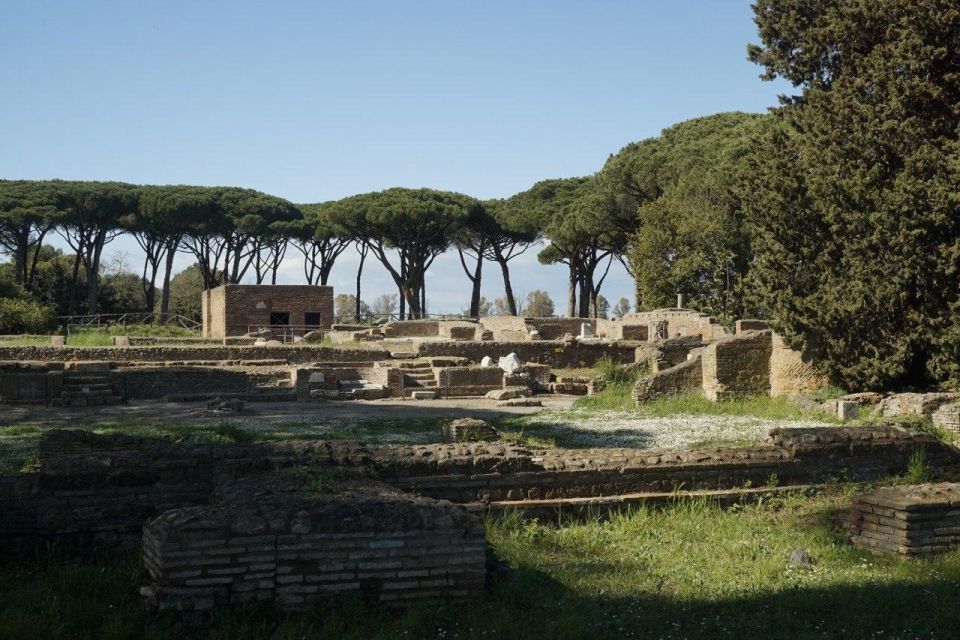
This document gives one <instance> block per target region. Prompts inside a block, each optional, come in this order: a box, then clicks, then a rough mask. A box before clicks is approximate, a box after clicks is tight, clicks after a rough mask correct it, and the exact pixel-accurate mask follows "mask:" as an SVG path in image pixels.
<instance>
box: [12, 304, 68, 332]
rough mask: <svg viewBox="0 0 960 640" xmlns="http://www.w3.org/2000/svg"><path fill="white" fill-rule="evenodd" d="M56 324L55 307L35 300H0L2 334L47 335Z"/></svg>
mask: <svg viewBox="0 0 960 640" xmlns="http://www.w3.org/2000/svg"><path fill="white" fill-rule="evenodd" d="M55 322H56V313H55V312H54V310H53V307H48V306H46V305H42V304H40V303H39V302H34V301H33V300H24V299H21V298H0V334H20V333H45V332H47V331H50V330H51V329H53V327H54V326H55Z"/></svg>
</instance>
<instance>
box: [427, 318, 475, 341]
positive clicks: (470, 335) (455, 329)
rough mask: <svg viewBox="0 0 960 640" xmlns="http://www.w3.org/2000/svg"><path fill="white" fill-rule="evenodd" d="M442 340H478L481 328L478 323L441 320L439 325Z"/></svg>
mask: <svg viewBox="0 0 960 640" xmlns="http://www.w3.org/2000/svg"><path fill="white" fill-rule="evenodd" d="M437 324H438V326H439V332H440V337H441V338H446V339H447V340H476V339H478V338H479V336H477V329H479V328H481V327H480V325H479V324H477V323H476V322H467V321H465V320H440V321H439V322H438V323H437Z"/></svg>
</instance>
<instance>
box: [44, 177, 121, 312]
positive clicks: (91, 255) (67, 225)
mask: <svg viewBox="0 0 960 640" xmlns="http://www.w3.org/2000/svg"><path fill="white" fill-rule="evenodd" d="M52 184H53V186H54V188H55V189H56V190H57V192H58V198H59V199H60V201H61V204H62V207H63V211H64V216H63V219H62V221H61V226H59V227H58V229H57V230H58V232H59V233H60V235H61V236H63V238H64V239H65V240H66V241H67V244H69V245H70V248H71V249H73V251H74V253H75V258H74V267H73V282H74V287H73V291H74V292H76V291H77V290H78V288H77V286H76V285H77V282H78V272H79V268H80V266H81V265H82V266H83V268H84V271H85V273H86V279H87V313H89V314H95V313H97V293H98V287H99V281H100V260H101V258H102V257H103V248H104V247H105V246H106V245H107V243H109V242H111V241H112V240H113V239H114V238H116V237H117V236H118V235H120V233H122V231H123V229H122V227H121V224H120V221H121V219H122V218H124V217H125V216H128V215H130V214H132V213H134V212H135V211H136V210H137V196H138V195H139V194H138V192H137V189H136V187H134V186H133V185H130V184H125V183H123V182H66V181H59V180H57V181H53V183H52ZM75 302H76V300H75V299H71V304H70V309H71V313H72V312H73V309H74V304H75Z"/></svg>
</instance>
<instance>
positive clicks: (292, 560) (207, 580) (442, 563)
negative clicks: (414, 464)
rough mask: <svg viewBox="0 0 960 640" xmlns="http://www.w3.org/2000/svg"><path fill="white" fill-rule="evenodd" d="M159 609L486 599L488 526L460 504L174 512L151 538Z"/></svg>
mask: <svg viewBox="0 0 960 640" xmlns="http://www.w3.org/2000/svg"><path fill="white" fill-rule="evenodd" d="M143 549H144V564H145V565H146V568H147V571H148V572H149V575H150V580H151V582H150V584H149V585H148V586H147V587H146V588H145V589H144V592H145V593H146V594H147V596H148V604H149V605H152V606H153V607H155V608H158V609H176V610H203V609H209V608H211V607H214V606H217V605H223V604H237V603H243V602H251V601H256V600H274V601H276V602H277V603H278V604H279V606H280V607H281V608H284V609H300V608H304V607H307V606H310V605H313V604H315V603H317V602H324V601H327V600H330V599H331V598H333V597H335V596H345V595H357V594H359V595H361V596H363V597H364V598H365V599H367V600H368V601H373V602H380V603H384V604H398V603H400V602H403V601H406V600H410V599H435V600H442V601H444V602H449V601H459V600H473V599H479V598H480V597H481V596H482V594H483V588H484V582H485V578H486V538H485V532H484V528H483V523H482V521H481V520H480V519H479V518H478V517H476V516H473V515H470V514H468V513H467V512H466V511H464V510H463V509H460V508H457V507H455V506H453V505H450V504H449V503H441V502H436V501H432V500H422V499H421V500H417V499H412V498H406V497H399V498H398V497H383V496H378V497H366V498H364V497H359V498H358V497H350V496H346V497H338V496H315V497H311V498H304V497H300V498H297V499H290V498H288V499H285V500H282V501H279V502H274V501H271V500H270V499H269V498H267V499H266V500H265V501H262V502H261V503H260V504H258V505H251V506H242V505H222V506H221V505H218V506H209V507H190V508H184V509H173V510H171V511H167V512H166V513H164V514H163V515H162V516H160V517H158V518H156V519H154V520H152V521H151V522H149V523H148V524H147V525H146V527H145V528H144V536H143Z"/></svg>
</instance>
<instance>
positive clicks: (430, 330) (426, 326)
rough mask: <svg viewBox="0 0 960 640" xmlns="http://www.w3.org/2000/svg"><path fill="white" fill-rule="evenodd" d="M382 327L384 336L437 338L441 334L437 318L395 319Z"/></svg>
mask: <svg viewBox="0 0 960 640" xmlns="http://www.w3.org/2000/svg"><path fill="white" fill-rule="evenodd" d="M381 329H382V331H383V337H384V338H436V337H437V336H439V335H440V323H439V321H437V320H394V321H393V322H388V323H387V324H385V325H383V327H381Z"/></svg>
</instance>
